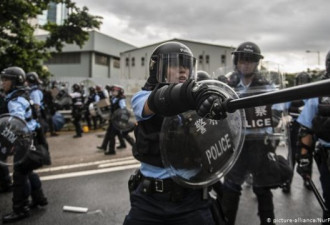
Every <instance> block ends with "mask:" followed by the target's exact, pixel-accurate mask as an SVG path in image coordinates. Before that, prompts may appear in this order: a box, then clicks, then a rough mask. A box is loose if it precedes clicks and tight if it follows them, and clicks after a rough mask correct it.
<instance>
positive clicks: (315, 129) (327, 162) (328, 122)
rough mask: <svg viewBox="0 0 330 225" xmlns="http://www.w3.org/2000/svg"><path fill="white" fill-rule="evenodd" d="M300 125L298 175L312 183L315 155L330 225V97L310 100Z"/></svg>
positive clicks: (328, 63) (328, 72)
mask: <svg viewBox="0 0 330 225" xmlns="http://www.w3.org/2000/svg"><path fill="white" fill-rule="evenodd" d="M323 78H324V79H329V78H330V51H329V52H328V54H327V57H326V74H325V75H324V77H323ZM297 121H298V123H300V124H301V125H302V128H301V129H300V132H299V136H300V149H301V150H300V155H299V158H298V163H299V165H298V167H297V172H298V173H299V174H300V175H301V176H302V177H303V179H304V180H308V179H310V178H311V171H312V160H313V155H314V157H315V162H316V164H317V167H318V169H319V172H320V181H321V186H322V190H323V198H324V200H325V206H326V208H327V209H328V210H327V211H323V223H322V224H330V212H329V209H330V96H328V97H320V98H312V99H309V100H308V101H307V102H306V104H305V107H304V108H303V110H302V112H301V114H300V115H299V117H298V120H297ZM313 136H314V137H316V138H317V141H318V143H319V144H318V146H317V147H316V148H315V150H314V148H313V147H312V146H313V143H314V140H313Z"/></svg>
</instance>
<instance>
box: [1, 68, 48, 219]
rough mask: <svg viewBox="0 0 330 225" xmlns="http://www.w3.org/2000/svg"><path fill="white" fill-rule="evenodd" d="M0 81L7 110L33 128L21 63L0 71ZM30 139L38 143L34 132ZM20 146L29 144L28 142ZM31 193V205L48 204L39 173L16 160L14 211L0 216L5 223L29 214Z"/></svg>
mask: <svg viewBox="0 0 330 225" xmlns="http://www.w3.org/2000/svg"><path fill="white" fill-rule="evenodd" d="M1 81H2V86H3V89H4V92H5V94H6V98H5V101H6V104H7V112H6V113H9V114H10V115H13V116H17V117H19V118H21V119H22V120H24V121H26V123H27V127H28V129H29V130H30V131H31V132H35V130H36V129H37V128H38V124H37V122H36V120H35V119H34V118H33V106H32V105H31V103H30V102H29V94H28V93H27V91H26V90H25V88H24V82H25V72H24V70H23V69H21V68H20V67H9V68H6V69H4V70H3V71H2V72H1ZM33 141H34V143H35V144H39V138H38V137H37V136H34V138H33ZM21 147H23V148H28V147H29V146H21ZM26 151H27V150H26ZM29 177H33V178H34V182H33V184H32V185H30V183H29ZM30 194H31V197H32V205H33V206H38V205H40V206H45V205H47V204H48V201H47V198H46V197H45V196H44V194H43V190H42V185H41V181H40V178H39V176H38V175H37V174H36V173H34V172H33V171H32V170H31V169H27V168H25V167H23V166H21V165H20V164H17V165H15V166H14V172H13V198H12V201H13V211H12V212H11V213H9V214H6V215H4V216H3V218H2V220H3V222H4V223H8V222H14V221H17V220H21V219H23V218H26V217H28V216H29V215H30V204H29V195H30Z"/></svg>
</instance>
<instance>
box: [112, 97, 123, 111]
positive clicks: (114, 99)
mask: <svg viewBox="0 0 330 225" xmlns="http://www.w3.org/2000/svg"><path fill="white" fill-rule="evenodd" d="M118 100H119V99H118V98H116V97H114V98H112V104H116V103H117V102H118ZM118 104H119V107H120V108H121V109H125V108H126V100H125V99H124V98H122V99H120V100H119V102H118Z"/></svg>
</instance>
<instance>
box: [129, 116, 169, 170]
mask: <svg viewBox="0 0 330 225" xmlns="http://www.w3.org/2000/svg"><path fill="white" fill-rule="evenodd" d="M163 120H164V117H162V116H160V115H157V114H156V115H154V116H153V117H152V118H150V119H148V120H144V121H140V122H138V125H137V126H136V128H135V130H134V135H135V140H136V144H135V145H134V146H133V156H134V157H135V158H136V159H137V160H139V161H141V162H144V163H148V164H150V165H153V166H158V167H164V165H163V163H162V159H161V156H160V146H159V136H160V130H161V127H162V123H163Z"/></svg>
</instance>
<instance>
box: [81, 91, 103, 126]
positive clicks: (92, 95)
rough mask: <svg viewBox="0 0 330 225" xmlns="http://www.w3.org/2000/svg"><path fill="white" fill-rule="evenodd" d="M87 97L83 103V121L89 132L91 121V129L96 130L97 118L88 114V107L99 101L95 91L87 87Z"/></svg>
mask: <svg viewBox="0 0 330 225" xmlns="http://www.w3.org/2000/svg"><path fill="white" fill-rule="evenodd" d="M88 90H89V95H88V97H87V101H86V102H85V104H84V105H85V120H86V122H87V125H88V128H89V129H90V130H91V129H92V123H91V120H92V121H93V128H94V130H96V129H97V116H95V115H91V113H90V112H89V105H90V104H92V103H94V102H98V101H99V100H100V96H99V95H98V94H97V93H96V90H95V88H94V87H89V89H88Z"/></svg>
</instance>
